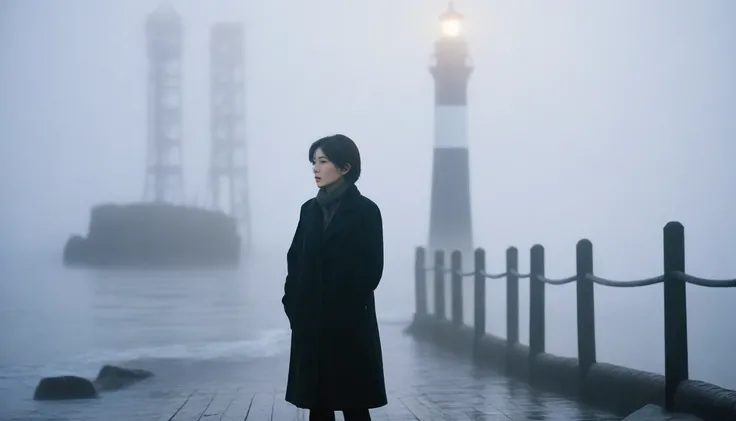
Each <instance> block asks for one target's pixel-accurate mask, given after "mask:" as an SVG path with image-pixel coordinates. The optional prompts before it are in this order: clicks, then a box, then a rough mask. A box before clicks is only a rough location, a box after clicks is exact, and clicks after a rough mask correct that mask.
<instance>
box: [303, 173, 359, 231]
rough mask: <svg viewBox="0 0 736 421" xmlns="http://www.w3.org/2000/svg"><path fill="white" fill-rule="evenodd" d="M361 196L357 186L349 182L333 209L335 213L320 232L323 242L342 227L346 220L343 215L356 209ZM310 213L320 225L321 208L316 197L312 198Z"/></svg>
mask: <svg viewBox="0 0 736 421" xmlns="http://www.w3.org/2000/svg"><path fill="white" fill-rule="evenodd" d="M361 197H362V195H361V194H360V191H359V190H358V188H357V187H356V186H355V185H354V184H351V185H350V187H348V189H347V190H346V191H345V193H344V195H343V197H342V199H341V200H340V204H339V205H338V206H337V209H336V210H335V215H334V216H333V217H332V221H331V222H330V224H329V225H328V226H327V229H326V230H324V232H323V234H322V242H323V243H325V242H327V241H328V240H329V239H330V238H331V237H332V236H333V235H334V234H335V233H336V232H337V231H339V230H340V229H341V228H342V227H344V225H345V223H346V222H347V221H346V219H345V216H346V215H348V214H350V213H352V212H353V211H354V210H355V209H356V207H357V205H358V204H359V203H360V198H361ZM311 213H312V215H313V218H314V219H313V221H314V223H315V224H317V223H319V224H320V226H321V223H322V209H321V208H320V205H319V203H318V202H317V200H316V199H315V200H312V206H311ZM320 231H322V230H320Z"/></svg>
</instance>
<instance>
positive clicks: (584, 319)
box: [576, 239, 596, 392]
mask: <svg viewBox="0 0 736 421" xmlns="http://www.w3.org/2000/svg"><path fill="white" fill-rule="evenodd" d="M576 260H577V264H576V266H577V269H576V273H577V308H578V310H577V311H578V370H579V376H580V377H579V380H580V382H579V385H580V387H581V388H582V386H583V382H584V380H585V376H586V375H587V374H588V370H589V369H590V367H591V366H592V365H593V364H595V362H596V355H595V298H594V295H593V281H591V280H589V279H588V278H587V277H586V275H587V274H592V273H593V243H591V242H590V240H588V239H582V240H580V241H578V244H577V247H576ZM581 392H582V390H581Z"/></svg>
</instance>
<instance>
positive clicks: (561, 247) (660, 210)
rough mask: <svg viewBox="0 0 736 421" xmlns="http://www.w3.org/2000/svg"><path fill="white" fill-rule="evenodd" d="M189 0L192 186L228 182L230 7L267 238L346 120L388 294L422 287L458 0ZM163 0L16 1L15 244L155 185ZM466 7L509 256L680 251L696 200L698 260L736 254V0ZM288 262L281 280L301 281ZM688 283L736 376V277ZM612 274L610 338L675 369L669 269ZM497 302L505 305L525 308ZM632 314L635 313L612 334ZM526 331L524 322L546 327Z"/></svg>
mask: <svg viewBox="0 0 736 421" xmlns="http://www.w3.org/2000/svg"><path fill="white" fill-rule="evenodd" d="M171 4H172V5H173V7H174V8H175V9H176V10H177V11H178V12H179V13H180V14H181V18H182V23H183V27H184V55H183V80H184V85H183V141H184V164H185V179H184V183H185V191H186V197H187V202H189V203H197V202H199V203H203V202H204V201H205V200H206V198H207V195H208V191H207V170H208V165H209V139H210V133H209V124H210V123H209V104H210V102H209V96H208V95H209V89H208V83H209V50H208V49H209V30H210V26H211V25H212V24H213V23H215V22H218V21H223V20H224V21H231V20H240V21H243V22H244V23H245V25H246V41H245V43H246V79H247V117H246V119H247V120H246V121H247V139H248V154H249V155H248V156H249V158H248V164H249V177H250V180H249V183H250V184H249V186H250V205H251V210H252V223H253V229H254V232H253V234H254V246H255V247H256V248H257V249H258V252H259V253H267V254H269V255H273V256H276V258H275V259H276V261H279V262H280V261H281V260H278V259H280V256H281V255H284V263H285V252H286V247H287V246H288V242H289V241H290V240H291V236H292V234H293V230H294V228H295V226H296V222H297V218H298V209H299V205H300V204H301V203H302V202H304V201H305V200H306V199H308V198H309V197H311V196H313V195H314V194H315V193H316V188H315V186H314V181H313V178H312V176H311V166H310V163H309V162H308V160H307V149H308V147H309V144H310V143H311V142H312V141H314V140H316V139H317V138H318V137H321V136H323V135H327V134H332V133H338V132H339V133H344V134H347V135H348V136H350V137H352V138H353V139H354V140H355V141H356V142H357V144H358V146H359V147H360V149H361V154H362V158H363V173H362V176H361V179H360V181H359V183H358V186H359V188H360V189H361V191H362V192H363V193H364V194H365V195H367V196H369V197H370V198H372V199H373V200H374V201H375V202H377V203H378V205H379V206H380V207H381V210H382V212H383V218H384V229H385V242H386V255H387V256H386V258H387V266H386V276H385V277H384V281H383V283H382V285H381V287H380V290H379V294H378V297H379V308H380V305H381V304H380V301H381V300H384V301H391V302H395V301H397V298H396V297H397V296H400V297H401V301H402V302H404V303H405V304H406V305H407V306H413V301H412V300H413V298H412V291H413V290H412V288H413V286H412V282H413V280H412V278H411V276H412V267H413V262H412V256H413V251H414V247H415V246H417V245H424V244H425V243H426V241H427V235H428V223H429V200H430V187H431V186H430V181H431V170H432V142H433V107H434V103H433V102H434V93H433V82H432V78H431V76H430V74H429V72H428V70H427V68H428V65H429V64H430V55H431V52H432V47H433V41H434V40H435V39H436V37H437V36H438V21H437V18H438V16H439V14H440V13H442V12H443V11H444V10H446V8H447V2H446V1H444V0H430V1H428V0H403V1H392V0H371V1H339V0H312V1H308V2H304V1H286V0H268V1H199V0H181V1H172V2H171ZM157 5H158V1H155V0H126V1H124V2H123V1H118V2H112V1H99V0H68V1H52V0H47V1H41V0H4V1H2V3H0V178H1V179H2V182H0V203H1V204H2V205H1V206H0V233H2V237H1V238H0V259H1V260H0V264H2V261H3V260H4V261H6V262H7V261H11V260H13V259H17V258H19V256H32V255H36V254H39V255H41V254H44V255H59V254H60V253H61V248H62V246H63V244H64V242H65V241H66V239H67V237H68V236H69V234H71V233H80V234H84V233H86V230H87V224H88V220H89V209H90V207H91V206H93V205H95V204H98V203H103V202H121V203H122V202H133V201H137V200H140V199H141V197H142V194H143V186H144V165H145V158H146V113H147V110H146V72H147V59H146V52H145V34H144V30H143V25H144V21H145V18H146V16H147V14H148V13H150V12H151V11H153V10H154V9H155V8H156V6H157ZM455 8H456V9H457V10H458V11H460V12H461V13H463V14H464V15H465V17H466V24H467V34H468V39H469V45H470V51H471V54H472V58H473V65H474V67H475V70H474V72H473V75H472V77H471V80H470V85H469V95H468V107H469V129H468V130H469V143H470V154H471V155H470V156H471V158H470V165H471V168H470V171H471V187H472V213H473V234H474V245H475V246H481V247H485V248H486V249H487V250H488V259H489V263H488V265H489V271H492V272H502V271H503V267H502V265H503V262H504V249H505V248H506V247H508V246H511V245H514V246H516V247H519V249H520V267H521V270H522V271H527V268H528V248H529V247H530V246H531V245H533V244H535V243H540V244H542V245H544V246H545V247H546V250H547V258H546V262H547V263H546V264H547V269H546V273H547V275H548V276H550V277H563V276H568V275H570V274H572V273H573V272H574V268H575V242H576V241H577V240H579V239H581V238H589V239H590V240H591V241H592V242H593V245H594V253H595V270H596V272H597V273H598V274H599V275H601V276H604V277H607V278H614V279H622V280H625V279H634V278H644V277H650V276H655V275H659V274H660V273H661V272H662V245H661V243H662V227H663V226H664V224H665V223H666V222H668V221H670V220H678V221H681V222H682V223H683V224H684V226H685V235H686V247H687V249H686V256H687V272H688V273H692V274H695V275H698V276H702V277H712V278H731V277H736V259H734V258H733V256H734V250H736V238H735V237H734V233H735V232H736V220H735V219H734V218H733V215H735V214H736V200H734V199H733V198H732V197H731V195H732V194H733V192H734V191H736V177H734V175H733V169H732V168H733V159H734V156H736V154H735V152H736V143H734V135H736V119H734V118H733V115H732V114H733V110H734V107H735V106H736V84H735V83H734V82H733V78H734V75H736V59H734V55H733V51H734V49H735V48H736V29H734V27H733V22H734V21H735V20H736V3H734V2H733V1H730V0H711V1H685V0H676V1H674V0H669V1H665V0H657V1H648V2H641V1H636V0H605V1H604V0H600V1H595V2H592V1H586V0H577V1H572V0H556V1H554V2H511V1H489V0H458V1H456V2H455ZM283 271H284V268H282V267H278V268H275V269H274V278H273V279H264V282H276V283H281V282H283V277H282V273H283ZM19 282H20V281H19ZM494 291H496V293H500V292H498V291H501V290H497V289H494V288H493V287H491V288H490V289H489V293H491V294H492V293H493V292H494ZM688 292H689V296H688V299H689V313H690V314H689V317H690V332H689V334H690V342H691V347H694V348H695V349H694V350H692V351H691V372H692V374H693V377H701V378H703V377H705V378H704V380H710V381H718V382H719V383H721V384H724V385H725V383H726V382H727V381H730V382H731V384H730V386H732V387H733V386H736V371H731V372H730V374H724V376H725V377H720V378H714V377H712V376H710V375H709V374H707V373H714V372H716V371H717V370H716V369H715V368H714V367H712V366H709V364H710V362H709V361H710V360H711V357H712V356H713V355H715V354H718V355H723V356H727V355H730V354H733V352H734V351H736V341H734V340H732V339H729V337H730V336H731V335H730V334H731V332H732V329H731V323H730V319H731V318H732V317H733V310H731V309H730V308H732V306H733V303H734V300H736V291H730V290H725V291H724V290H704V289H699V288H689V289H688ZM596 294H597V297H596V298H597V300H598V302H597V303H596V304H597V315H598V349H599V358H600V359H601V360H606V361H611V362H616V363H621V364H625V365H630V366H637V365H638V367H637V368H647V369H657V370H660V369H661V367H663V362H662V358H663V349H662V336H663V329H662V307H663V305H662V298H661V286H657V287H650V288H648V289H646V290H641V289H636V290H610V289H602V288H597V289H596ZM392 297H393V299H392ZM523 297H524V298H523V300H526V296H525V295H523ZM69 299H70V300H73V297H72V298H69ZM574 299H575V297H574V290H573V289H570V288H566V289H559V290H558V289H554V290H553V288H548V290H547V300H548V302H547V314H548V316H547V321H548V324H549V327H548V335H550V337H549V338H548V341H547V344H548V350H549V351H550V352H556V353H561V354H565V353H566V352H567V351H566V350H567V349H568V348H570V346H569V345H565V343H569V341H574V332H575V319H574V314H573V313H569V314H568V313H565V315H564V316H556V314H555V309H560V308H565V307H570V306H572V305H573V304H574ZM392 300H393V301H392ZM274 305H279V304H278V303H274ZM522 308H524V309H525V308H526V305H524V306H523V307H522ZM632 309H636V310H632ZM406 311H407V312H408V313H410V312H411V311H413V309H412V308H407V309H406ZM489 314H490V316H489V317H496V316H494V315H497V317H501V316H502V315H503V309H502V308H500V309H499V308H497V309H489ZM633 314H635V315H636V316H632V315H633ZM642 315H643V316H642ZM647 317H650V318H651V320H647V319H646V318H647ZM522 323H527V316H526V315H525V314H522ZM614 325H616V326H619V332H624V331H628V332H630V334H629V335H622V334H620V333H616V334H615V335H614V334H613V333H608V334H607V333H606V332H607V329H608V328H609V327H612V326H614ZM632 325H633V326H636V328H632V327H628V328H627V327H626V326H632ZM490 326H491V327H489V329H491V330H493V329H497V326H503V325H502V322H501V324H498V323H496V324H493V323H492V324H490ZM621 326H624V327H621ZM499 329H501V330H500V331H498V332H494V333H499V334H501V335H502V334H503V329H502V328H499ZM611 329H613V328H611ZM627 329H628V330H627ZM526 331H527V329H526V326H525V325H522V340H523V341H526V339H525V338H526V335H527V333H526ZM612 331H614V330H610V329H609V330H608V332H612ZM645 337H654V338H656V339H655V340H654V342H653V343H654V344H655V348H654V349H650V348H642V347H637V344H638V343H640V342H641V341H643V339H642V338H645ZM563 348H564V349H563ZM573 348H574V345H573ZM570 349H572V348H570ZM558 351H559V352H558ZM619 351H620V352H623V353H624V354H625V355H626V356H622V355H624V354H616V353H617V352H619ZM711 352H713V353H715V354H711Z"/></svg>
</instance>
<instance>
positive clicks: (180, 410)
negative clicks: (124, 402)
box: [159, 389, 621, 421]
mask: <svg viewBox="0 0 736 421" xmlns="http://www.w3.org/2000/svg"><path fill="white" fill-rule="evenodd" d="M497 398H498V401H497V402H498V403H499V404H495V405H494V403H493V401H494V399H491V400H490V401H489V397H488V396H481V394H479V393H472V392H471V393H468V392H467V391H462V390H458V389H455V390H447V391H444V392H441V391H439V390H438V391H437V392H435V393H434V394H429V393H420V394H416V395H411V394H407V395H404V396H394V397H393V398H392V399H390V402H389V404H388V405H387V406H385V407H383V408H378V409H375V410H371V417H372V419H373V420H374V421H388V420H391V421H417V420H421V421H425V420H456V421H502V420H503V421H511V420H513V421H531V420H546V421H553V420H555V421H556V420H559V421H562V420H565V421H613V420H616V421H618V420H620V419H621V418H620V417H615V416H612V415H610V414H607V413H605V412H599V411H594V410H589V409H585V408H580V407H578V406H577V405H574V404H570V403H569V401H566V400H564V399H556V398H552V397H550V396H545V397H540V398H541V400H542V401H544V402H545V404H542V403H541V402H538V401H535V402H533V403H532V402H528V401H527V402H526V403H524V402H521V401H520V400H519V399H514V398H511V397H509V396H498V397H497ZM522 400H526V398H522ZM172 409H173V412H172V413H171V415H163V416H162V417H161V418H159V421H201V420H208V421H215V420H217V421H250V420H255V421H307V420H308V419H309V414H308V413H307V411H305V410H301V409H297V408H295V407H294V406H292V405H291V404H289V403H287V402H286V401H285V400H284V394H283V392H274V393H263V392H247V391H245V390H240V389H237V390H230V391H225V392H222V393H219V392H196V391H195V392H193V393H192V394H191V395H189V396H187V397H186V398H183V401H182V402H181V404H179V405H178V406H176V407H175V408H172ZM336 419H337V420H342V414H341V413H340V412H338V413H336Z"/></svg>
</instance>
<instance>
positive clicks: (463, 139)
mask: <svg viewBox="0 0 736 421" xmlns="http://www.w3.org/2000/svg"><path fill="white" fill-rule="evenodd" d="M434 147H435V148H467V147H468V112H467V107H466V106H465V105H437V106H435V109H434Z"/></svg>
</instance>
